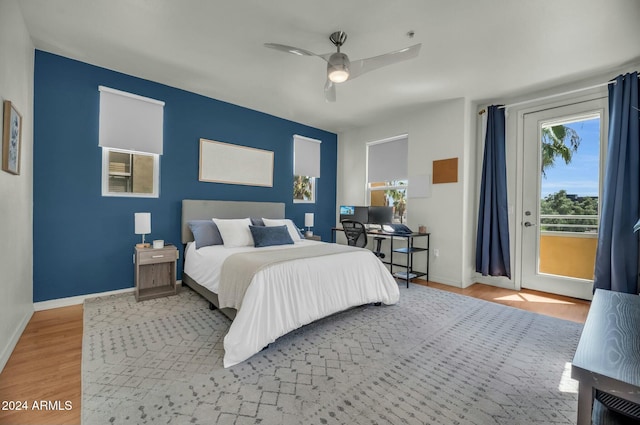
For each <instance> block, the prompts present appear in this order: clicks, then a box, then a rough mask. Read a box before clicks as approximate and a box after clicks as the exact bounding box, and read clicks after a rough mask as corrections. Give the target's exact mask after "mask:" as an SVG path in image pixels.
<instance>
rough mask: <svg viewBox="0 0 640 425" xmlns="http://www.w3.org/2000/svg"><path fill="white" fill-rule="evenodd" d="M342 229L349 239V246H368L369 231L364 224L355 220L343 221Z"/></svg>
mask: <svg viewBox="0 0 640 425" xmlns="http://www.w3.org/2000/svg"><path fill="white" fill-rule="evenodd" d="M340 224H342V229H343V230H344V235H345V236H346V237H347V245H350V246H357V247H360V248H364V247H366V246H367V230H366V229H365V228H364V224H362V223H360V222H359V221H354V220H342V221H341V222H340Z"/></svg>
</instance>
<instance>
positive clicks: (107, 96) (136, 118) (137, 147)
mask: <svg viewBox="0 0 640 425" xmlns="http://www.w3.org/2000/svg"><path fill="white" fill-rule="evenodd" d="M98 90H99V91H100V133H99V143H98V144H99V145H100V146H102V147H105V148H113V149H123V150H129V151H136V152H147V153H153V154H158V155H162V144H163V137H162V136H163V122H164V119H163V115H164V102H161V101H158V100H155V99H149V98H148V97H142V96H138V95H135V94H131V93H127V92H123V91H120V90H114V89H110V88H108V87H103V86H99V87H98Z"/></svg>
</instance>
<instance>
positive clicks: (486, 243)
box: [476, 105, 511, 278]
mask: <svg viewBox="0 0 640 425" xmlns="http://www.w3.org/2000/svg"><path fill="white" fill-rule="evenodd" d="M476 271H477V272H479V273H482V275H483V276H487V275H491V276H507V277H508V278H511V259H510V254H509V216H508V205H507V164H506V155H505V119H504V109H499V108H498V106H493V105H492V106H489V107H488V108H487V136H486V139H485V142H484V160H483V162H482V184H481V186H480V209H479V211H478V236H477V239H476Z"/></svg>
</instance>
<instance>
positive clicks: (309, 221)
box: [304, 213, 313, 227]
mask: <svg viewBox="0 0 640 425" xmlns="http://www.w3.org/2000/svg"><path fill="white" fill-rule="evenodd" d="M304 227H313V213H305V214H304Z"/></svg>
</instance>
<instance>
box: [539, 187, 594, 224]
mask: <svg viewBox="0 0 640 425" xmlns="http://www.w3.org/2000/svg"><path fill="white" fill-rule="evenodd" d="M540 214H542V215H598V198H595V197H589V196H585V197H569V196H567V191H566V190H564V189H562V190H560V191H558V192H556V193H552V194H549V195H547V196H546V197H545V198H544V199H542V200H541V201H540ZM597 222H598V220H597V219H595V218H594V219H571V218H552V219H550V218H545V219H544V224H541V226H542V230H547V231H556V232H585V231H591V230H592V229H593V228H592V227H555V226H553V227H551V226H545V224H579V225H596V224H598V223H597Z"/></svg>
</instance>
